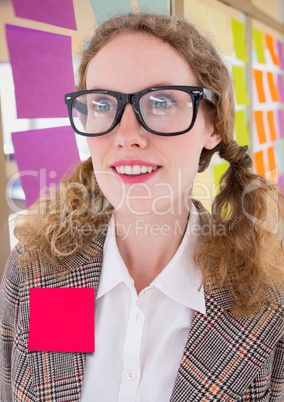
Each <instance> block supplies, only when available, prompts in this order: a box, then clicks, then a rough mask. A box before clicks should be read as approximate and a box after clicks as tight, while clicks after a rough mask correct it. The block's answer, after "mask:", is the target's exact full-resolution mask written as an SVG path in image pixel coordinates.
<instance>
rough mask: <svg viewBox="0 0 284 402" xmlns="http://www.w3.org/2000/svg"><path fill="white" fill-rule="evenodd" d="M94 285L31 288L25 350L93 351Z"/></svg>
mask: <svg viewBox="0 0 284 402" xmlns="http://www.w3.org/2000/svg"><path fill="white" fill-rule="evenodd" d="M94 305H95V295H94V288H31V289H30V328H29V340H28V350H37V351H49V352H94V351H95V324H94V320H95V318H94V317H95V308H94Z"/></svg>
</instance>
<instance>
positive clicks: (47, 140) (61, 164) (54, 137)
mask: <svg viewBox="0 0 284 402" xmlns="http://www.w3.org/2000/svg"><path fill="white" fill-rule="evenodd" d="M12 139H13V145H14V149H15V157H16V161H17V164H18V169H19V173H20V178H21V183H22V187H23V190H24V192H25V195H26V206H27V207H29V206H30V205H31V204H33V203H34V202H35V201H36V200H37V199H38V198H39V194H40V190H41V189H42V188H44V187H46V186H48V187H51V188H56V186H57V185H58V184H59V182H60V179H61V178H62V176H63V175H64V174H65V173H66V171H67V170H68V169H69V168H70V166H71V165H72V164H74V163H76V162H79V161H80V158H79V152H78V148H77V144H76V140H75V134H74V132H73V130H72V128H71V127H69V126H68V127H55V128H45V129H43V130H31V131H22V132H16V133H12Z"/></svg>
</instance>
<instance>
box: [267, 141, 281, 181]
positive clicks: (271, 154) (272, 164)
mask: <svg viewBox="0 0 284 402" xmlns="http://www.w3.org/2000/svg"><path fill="white" fill-rule="evenodd" d="M267 156H268V172H269V180H270V181H272V182H273V183H274V182H277V175H278V171H277V163H276V158H275V148H274V147H269V148H267Z"/></svg>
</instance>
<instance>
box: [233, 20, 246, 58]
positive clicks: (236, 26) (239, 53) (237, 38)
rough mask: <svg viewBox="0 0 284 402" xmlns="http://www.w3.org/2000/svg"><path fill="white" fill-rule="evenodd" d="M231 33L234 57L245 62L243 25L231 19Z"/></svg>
mask: <svg viewBox="0 0 284 402" xmlns="http://www.w3.org/2000/svg"><path fill="white" fill-rule="evenodd" d="M231 23H232V32H233V40H234V48H235V52H236V57H237V58H238V59H240V60H243V61H247V50H246V36H245V25H244V24H242V23H241V22H239V21H237V20H235V19H234V18H232V22H231Z"/></svg>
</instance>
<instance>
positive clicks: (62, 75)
mask: <svg viewBox="0 0 284 402" xmlns="http://www.w3.org/2000/svg"><path fill="white" fill-rule="evenodd" d="M6 34H7V42H8V49H9V54H10V61H11V65H12V72H13V78H14V84H15V95H16V104H17V116H18V118H27V119H33V118H40V117H66V116H67V111H66V106H65V104H64V95H65V93H67V92H70V91H71V92H72V91H73V90H74V87H75V84H74V73H73V66H72V51H71V37H70V36H65V35H58V34H54V33H50V32H43V31H37V30H35V29H28V28H22V27H18V26H14V25H6Z"/></svg>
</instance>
